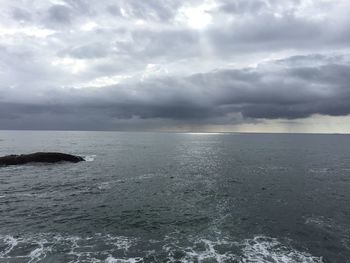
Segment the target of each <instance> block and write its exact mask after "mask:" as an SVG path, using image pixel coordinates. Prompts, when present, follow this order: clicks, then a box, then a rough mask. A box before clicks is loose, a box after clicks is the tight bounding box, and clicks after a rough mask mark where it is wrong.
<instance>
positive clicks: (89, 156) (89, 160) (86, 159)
mask: <svg viewBox="0 0 350 263" xmlns="http://www.w3.org/2000/svg"><path fill="white" fill-rule="evenodd" d="M83 158H84V160H85V161H86V162H93V161H94V160H95V158H96V155H95V154H91V155H85V156H83Z"/></svg>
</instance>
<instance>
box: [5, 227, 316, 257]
mask: <svg viewBox="0 0 350 263" xmlns="http://www.w3.org/2000/svg"><path fill="white" fill-rule="evenodd" d="M182 238H184V237H182ZM182 238H181V237H180V238H179V237H176V236H167V237H165V238H164V239H163V240H142V239H138V238H130V237H124V236H113V235H103V234H95V235H92V236H87V237H81V236H69V235H60V234H50V233H43V234H35V235H27V236H22V237H17V236H16V237H14V236H10V235H5V236H1V235H0V261H1V262H2V260H5V261H6V260H8V261H11V262H12V260H15V261H16V260H18V261H20V262H28V263H35V262H41V261H43V260H44V261H50V262H51V261H61V262H67V261H69V262H106V263H116V262H120V263H123V262H124V263H138V262H183V263H187V262H241V263H248V262H260V263H270V262H277V263H291V262H293V263H297V262H303V263H322V262H323V260H322V258H319V257H314V256H312V255H311V254H309V253H306V252H301V251H297V250H295V249H293V248H291V247H289V246H287V245H284V244H282V243H281V242H280V241H278V240H277V239H275V238H271V237H266V236H255V237H254V238H252V239H245V240H242V241H240V242H238V241H232V240H229V239H225V238H224V239H221V240H209V239H205V238H192V237H187V240H182Z"/></svg>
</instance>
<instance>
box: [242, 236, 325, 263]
mask: <svg viewBox="0 0 350 263" xmlns="http://www.w3.org/2000/svg"><path fill="white" fill-rule="evenodd" d="M243 245H244V247H243V250H242V251H243V256H242V259H241V262H244V263H248V262H249V263H253V262H256V263H270V262H276V263H296V262H302V263H322V262H323V260H322V258H319V257H314V256H312V255H311V254H309V253H306V252H300V251H297V250H295V249H293V248H290V247H288V246H286V245H283V244H282V243H280V242H279V241H278V240H277V239H275V238H269V237H265V236H256V237H254V238H253V239H247V240H245V241H244V242H243Z"/></svg>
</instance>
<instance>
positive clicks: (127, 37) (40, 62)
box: [0, 0, 350, 133]
mask: <svg viewBox="0 0 350 263" xmlns="http://www.w3.org/2000/svg"><path fill="white" fill-rule="evenodd" d="M349 12H350V1H348V0H284V1H280V0H204V1H197V0H186V1H179V0H144V1H140V0H128V1H125V0H99V1H93V0H42V1H41V0H16V1H8V0H0V129H13V130H17V129H35V130H36V129H43V130H123V131H153V130H156V131H193V132H314V133H350V115H349V114H350V16H349Z"/></svg>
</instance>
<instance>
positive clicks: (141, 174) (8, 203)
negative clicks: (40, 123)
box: [0, 131, 350, 263]
mask: <svg viewBox="0 0 350 263" xmlns="http://www.w3.org/2000/svg"><path fill="white" fill-rule="evenodd" d="M35 151H61V152H66V153H72V154H78V155H82V156H85V157H86V158H87V160H88V162H82V163H78V164H70V163H63V164H53V165H40V164H36V165H25V166H18V167H2V168H0V262H342V263H343V262H350V191H349V190H350V136H345V135H252V134H251V135H237V134H169V133H168V134H167V133H116V132H115V133H114V132H28V131H27V132H10V131H7V132H5V131H3V132H0V155H5V154H12V153H29V152H35Z"/></svg>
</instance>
